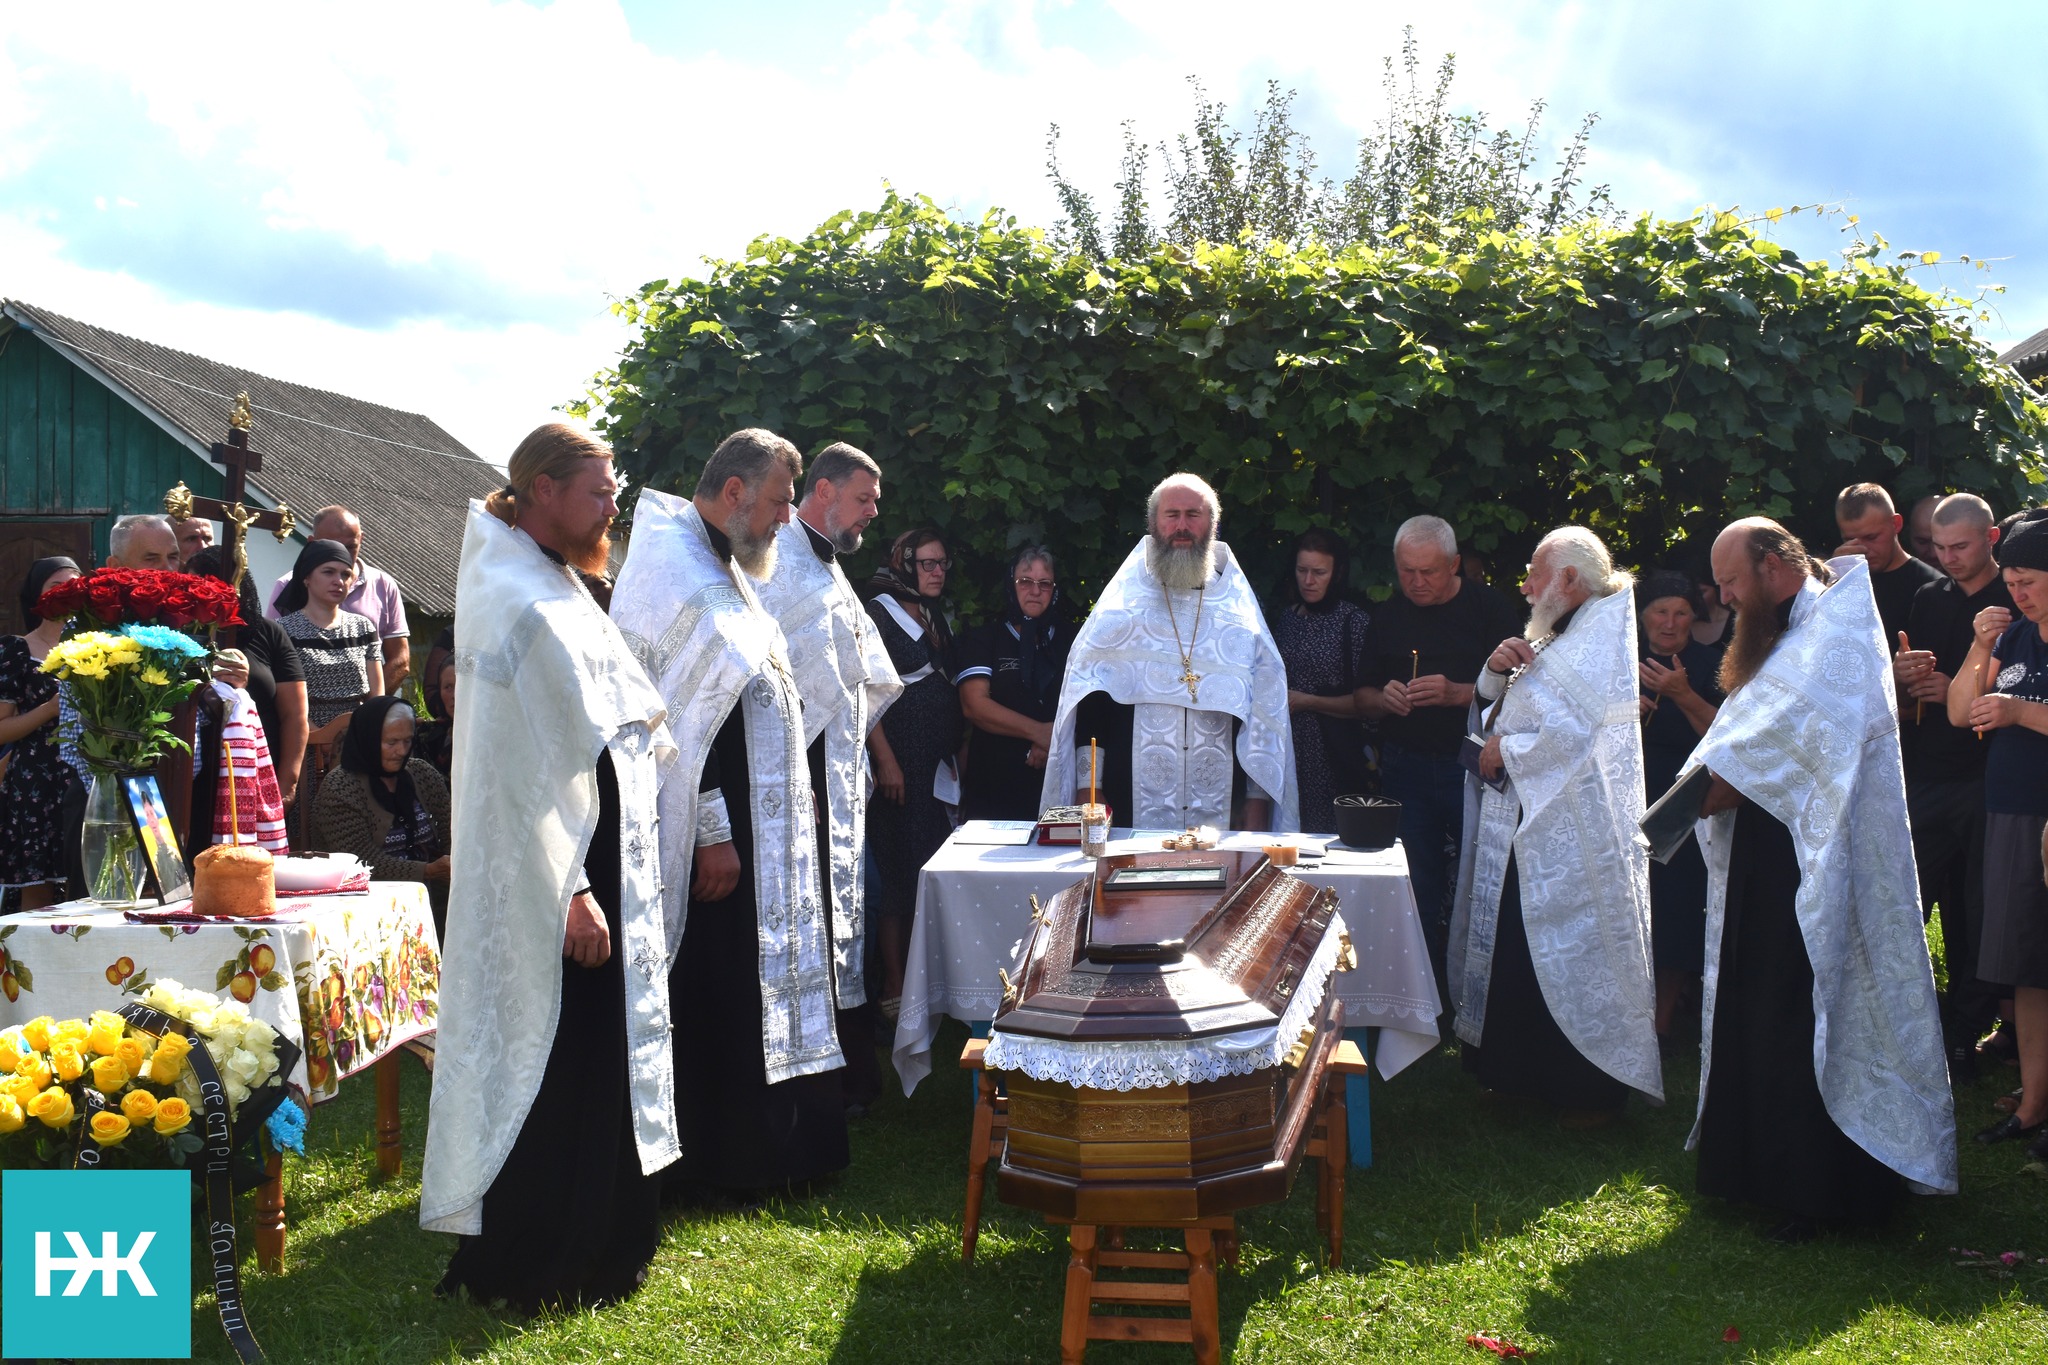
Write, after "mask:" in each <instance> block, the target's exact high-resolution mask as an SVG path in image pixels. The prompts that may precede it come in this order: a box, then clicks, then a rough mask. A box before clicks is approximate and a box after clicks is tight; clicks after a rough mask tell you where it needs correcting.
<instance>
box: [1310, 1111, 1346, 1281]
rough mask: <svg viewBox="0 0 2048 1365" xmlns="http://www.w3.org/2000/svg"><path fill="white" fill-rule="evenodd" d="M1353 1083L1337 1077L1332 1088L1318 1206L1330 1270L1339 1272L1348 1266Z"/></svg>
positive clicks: (1325, 1128) (1325, 1132)
mask: <svg viewBox="0 0 2048 1365" xmlns="http://www.w3.org/2000/svg"><path fill="white" fill-rule="evenodd" d="M1351 1080H1352V1077H1349V1076H1333V1077H1331V1081H1332V1082H1333V1084H1332V1085H1331V1086H1330V1087H1329V1095H1330V1102H1329V1104H1328V1105H1327V1106H1326V1107H1325V1108H1324V1110H1323V1133H1324V1142H1323V1158H1322V1162H1321V1165H1322V1172H1321V1174H1322V1191H1321V1193H1322V1195H1323V1197H1322V1198H1321V1199H1319V1200H1317V1201H1316V1202H1317V1203H1318V1204H1321V1205H1323V1214H1324V1217H1325V1219H1326V1221H1325V1223H1324V1225H1323V1235H1324V1238H1325V1240H1326V1241H1327V1243H1328V1246H1329V1250H1330V1268H1331V1269H1332V1270H1335V1269H1336V1268H1337V1267H1338V1266H1340V1265H1342V1264H1343V1263H1344V1164H1345V1161H1346V1160H1347V1159H1348V1158H1349V1155H1350V1152H1349V1138H1350V1134H1349V1132H1348V1131H1347V1129H1348V1127H1349V1118H1350V1116H1349V1114H1348V1113H1347V1112H1346V1106H1345V1095H1344V1091H1345V1087H1346V1085H1347V1084H1348V1083H1349V1082H1350V1081H1351Z"/></svg>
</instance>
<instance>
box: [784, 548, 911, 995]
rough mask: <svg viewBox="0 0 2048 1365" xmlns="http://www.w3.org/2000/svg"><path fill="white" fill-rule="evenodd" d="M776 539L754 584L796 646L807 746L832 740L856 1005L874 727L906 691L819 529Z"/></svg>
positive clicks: (843, 969)
mask: <svg viewBox="0 0 2048 1365" xmlns="http://www.w3.org/2000/svg"><path fill="white" fill-rule="evenodd" d="M776 536H777V539H778V540H779V541H780V544H779V545H778V546H777V547H776V555H775V572H774V573H773V574H771V575H770V576H769V577H768V578H766V579H758V578H756V579H749V580H748V581H749V582H750V583H752V584H753V587H754V592H755V594H756V595H757V596H759V598H760V600H761V606H762V608H763V609H764V610H766V611H767V613H768V614H769V615H770V616H772V617H774V618H775V621H776V624H777V625H779V626H781V627H782V635H783V638H784V639H785V640H787V641H788V643H789V666H790V670H791V671H792V672H793V673H795V674H796V687H797V692H798V693H799V694H800V695H801V696H802V698H803V704H804V743H805V744H806V745H807V746H808V745H810V744H814V743H816V742H817V740H818V737H819V736H820V735H823V736H824V738H825V815H826V819H827V820H828V821H829V822H830V828H831V837H830V839H829V840H828V846H829V847H830V849H831V857H832V866H831V868H830V869H829V871H830V873H831V878H830V888H831V895H832V965H833V971H834V974H835V980H836V983H837V986H838V992H839V994H838V999H839V1004H840V1006H841V1007H842V1008H851V1007H853V1006H855V1005H859V1004H862V1003H864V1002H865V1001H866V999H867V991H866V988H865V985H864V982H863V977H864V976H865V971H864V963H863V960H862V958H863V954H862V943H863V941H864V940H865V938H866V936H867V915H866V905H865V896H864V894H863V883H864V881H865V879H864V878H863V877H862V875H861V867H862V855H863V854H864V853H865V851H866V848H867V801H868V794H867V779H868V769H867V753H868V746H867V738H868V731H869V730H871V729H873V728H874V725H875V722H877V721H879V720H880V719H881V718H882V713H883V712H884V711H887V710H888V709H889V707H890V706H891V705H893V704H894V703H895V701H896V698H897V697H899V696H901V695H902V694H903V683H902V681H901V680H900V679H899V678H898V677H897V676H896V668H895V665H893V664H891V663H890V662H889V651H888V649H887V647H886V646H884V645H883V644H882V637H881V636H880V635H879V634H878V633H877V632H876V631H875V629H874V627H873V626H872V625H871V624H870V622H869V620H868V614H867V612H866V610H864V609H863V608H862V606H861V602H860V598H859V597H857V596H855V595H854V591H853V585H852V584H851V583H849V582H847V581H846V571H845V570H844V569H841V568H840V567H839V562H838V560H837V559H834V560H833V561H831V562H830V563H827V562H826V561H825V560H822V559H820V558H818V556H817V553H816V551H814V550H813V549H812V548H811V537H810V533H809V532H808V531H806V530H805V529H804V528H803V527H802V526H801V525H799V524H798V523H797V521H796V520H795V519H794V518H792V519H791V520H790V522H789V524H788V525H786V526H784V527H783V528H782V529H781V530H779V531H778V532H776Z"/></svg>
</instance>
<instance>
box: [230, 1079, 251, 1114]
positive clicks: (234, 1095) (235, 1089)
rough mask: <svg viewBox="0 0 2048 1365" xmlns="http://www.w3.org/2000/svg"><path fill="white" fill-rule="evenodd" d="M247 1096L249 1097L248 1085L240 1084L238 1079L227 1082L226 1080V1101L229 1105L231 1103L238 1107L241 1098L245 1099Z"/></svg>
mask: <svg viewBox="0 0 2048 1365" xmlns="http://www.w3.org/2000/svg"><path fill="white" fill-rule="evenodd" d="M248 1098H249V1087H248V1086H246V1085H243V1084H242V1083H241V1082H240V1081H229V1082H228V1103H229V1104H230V1105H233V1106H235V1107H237V1108H239V1107H240V1106H241V1103H242V1101H243V1100H246V1099H248Z"/></svg>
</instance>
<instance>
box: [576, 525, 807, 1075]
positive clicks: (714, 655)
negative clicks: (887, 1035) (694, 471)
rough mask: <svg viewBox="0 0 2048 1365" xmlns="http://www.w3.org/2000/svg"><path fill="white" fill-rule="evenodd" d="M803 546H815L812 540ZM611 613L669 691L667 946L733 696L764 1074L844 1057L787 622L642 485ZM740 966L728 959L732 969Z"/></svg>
mask: <svg viewBox="0 0 2048 1365" xmlns="http://www.w3.org/2000/svg"><path fill="white" fill-rule="evenodd" d="M806 552H807V553H808V551H806ZM612 619H613V620H615V621H617V622H618V623H619V628H620V630H621V631H622V632H624V634H625V637H626V641H627V644H628V645H629V646H630V647H631V648H632V649H633V652H634V654H635V655H636V656H637V657H638V658H639V659H640V660H641V662H642V663H643V664H644V665H645V666H646V668H647V671H648V672H649V673H650V674H652V675H653V676H654V678H655V679H656V684H657V686H658V687H659V688H660V689H661V693H662V695H663V696H664V697H666V698H668V701H669V705H670V707H671V708H672V711H671V714H672V715H673V717H674V726H675V731H676V734H677V737H678V739H679V742H680V744H681V749H682V752H681V756H680V758H679V760H678V761H677V763H676V764H675V766H674V767H672V768H671V769H670V770H669V772H668V773H667V775H666V776H665V778H664V780H663V781H662V784H661V825H662V839H661V872H662V884H663V889H662V901H663V904H664V907H665V909H666V911H667V920H668V928H669V940H668V942H669V953H670V956H671V958H673V956H674V953H675V951H676V949H677V947H678V945H680V943H681V942H682V936H683V928H684V923H685V919H686V917H687V915H688V914H689V907H690V865H691V862H692V861H693V860H694V858H695V856H696V851H697V836H698V833H699V831H700V828H701V826H700V823H699V813H700V805H699V799H698V791H697V788H698V784H699V783H700V782H701V781H702V779H703V774H704V762H705V758H706V756H707V755H709V754H710V752H711V746H712V744H713V742H714V741H715V740H716V739H717V737H718V731H719V729H720V727H722V726H723V725H724V724H725V722H726V720H727V718H728V717H730V716H731V714H732V712H733V709H734V708H735V707H738V708H739V710H740V715H741V718H742V720H743V721H744V723H745V726H746V735H747V757H748V760H749V762H750V763H751V765H752V772H750V773H748V774H746V775H745V779H746V791H745V792H744V793H741V792H738V791H735V790H733V788H734V787H735V785H736V783H737V781H738V780H739V777H740V775H738V774H734V773H725V774H724V775H723V778H724V781H725V783H726V789H725V790H724V791H723V792H722V794H723V796H724V797H725V800H726V803H727V804H728V805H730V803H731V802H733V801H734V800H738V799H742V797H743V796H744V799H746V800H747V802H748V809H749V810H750V811H751V812H752V814H753V819H754V846H753V847H752V848H750V849H747V850H745V851H744V853H743V855H742V858H743V861H744V862H745V863H746V864H747V865H748V866H749V867H750V868H751V869H752V871H753V874H754V906H755V912H756V921H757V932H758V940H759V944H760V951H759V956H758V961H757V962H756V963H755V964H753V965H755V966H757V967H758V970H759V972H760V977H761V1042H762V1052H763V1055H764V1060H765V1063H766V1073H765V1074H766V1076H767V1079H768V1083H769V1084H771V1085H773V1084H776V1083H778V1082H781V1081H786V1080H789V1079H790V1078H792V1077H795V1076H808V1075H811V1074H813V1073H815V1072H819V1071H830V1070H832V1069H833V1068H835V1067H838V1066H843V1065H844V1064H845V1062H844V1059H843V1058H842V1056H841V1055H840V1051H839V1039H838V1035H837V1033H836V1032H835V1029H834V1025H833V1017H832V1015H833V1011H832V935H831V921H830V917H829V915H828V913H827V912H826V910H825V908H824V906H823V904H822V900H821V897H820V896H819V894H818V869H817V848H818V845H817V840H816V838H815V837H814V835H813V831H814V825H813V817H812V805H811V783H810V769H809V766H808V764H807V763H806V761H805V757H804V747H805V746H804V731H803V703H802V701H801V700H800V699H799V698H798V696H797V688H796V680H795V679H794V678H793V677H792V676H791V675H790V669H789V658H788V654H787V652H786V646H785V645H784V643H783V639H782V631H781V629H780V628H779V627H778V626H777V625H776V624H775V618H774V617H772V616H770V615H768V613H767V612H765V611H763V610H762V609H761V604H760V602H759V601H758V600H757V599H756V598H755V596H754V589H753V580H751V579H749V578H748V577H747V576H746V575H745V574H743V573H741V572H740V571H739V568H738V566H736V565H735V564H733V563H732V561H730V560H728V559H721V558H720V557H719V556H718V555H717V553H716V552H715V551H713V549H712V548H711V539H710V537H709V535H707V534H706V532H705V529H704V519H703V517H702V516H701V515H700V514H699V513H698V511H697V508H696V506H695V505H694V504H693V503H691V502H689V501H688V500H686V499H683V498H678V497H673V496H671V495H670V494H667V493H663V492H660V491H658V490H656V489H652V488H650V489H644V490H642V492H641V494H640V502H639V505H638V507H637V508H636V509H635V510H634V513H633V543H632V546H631V547H630V548H629V549H628V550H627V552H626V563H625V565H624V567H622V568H621V569H620V570H619V581H618V586H617V587H615V588H614V589H613V590H612ZM742 965H743V964H740V963H734V964H733V967H734V970H740V969H741V968H742Z"/></svg>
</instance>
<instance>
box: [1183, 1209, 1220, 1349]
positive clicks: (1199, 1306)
mask: <svg viewBox="0 0 2048 1365" xmlns="http://www.w3.org/2000/svg"><path fill="white" fill-rule="evenodd" d="M1187 1245H1188V1331H1189V1335H1190V1336H1191V1337H1192V1338H1193V1343H1194V1348H1195V1365H1220V1362H1221V1361H1222V1359H1223V1343H1222V1340H1221V1337H1222V1330H1221V1328H1220V1327H1219V1326H1218V1325H1217V1312H1216V1242H1215V1234H1213V1233H1212V1232H1210V1231H1209V1229H1207V1228H1189V1229H1188V1231H1187Z"/></svg>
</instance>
